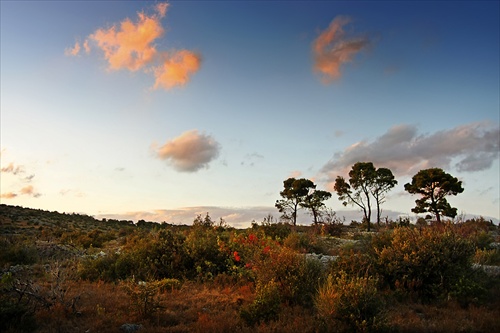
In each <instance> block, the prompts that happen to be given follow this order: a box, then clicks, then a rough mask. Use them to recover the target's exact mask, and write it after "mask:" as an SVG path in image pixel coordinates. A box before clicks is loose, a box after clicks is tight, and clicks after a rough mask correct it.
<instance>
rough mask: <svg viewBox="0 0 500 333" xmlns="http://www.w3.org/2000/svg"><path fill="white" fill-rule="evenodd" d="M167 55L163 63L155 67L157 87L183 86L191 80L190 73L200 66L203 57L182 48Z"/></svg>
mask: <svg viewBox="0 0 500 333" xmlns="http://www.w3.org/2000/svg"><path fill="white" fill-rule="evenodd" d="M165 56H166V59H165V60H164V62H163V64H162V65H161V66H159V67H156V68H155V69H154V76H155V78H156V81H155V84H154V88H155V89H158V88H159V87H162V88H165V89H170V88H172V87H174V86H183V85H185V84H186V83H187V82H189V78H190V75H192V74H193V73H196V72H197V71H198V69H199V68H200V64H201V57H200V56H199V55H198V54H196V53H193V52H191V51H188V50H181V51H177V52H174V53H173V54H165Z"/></svg>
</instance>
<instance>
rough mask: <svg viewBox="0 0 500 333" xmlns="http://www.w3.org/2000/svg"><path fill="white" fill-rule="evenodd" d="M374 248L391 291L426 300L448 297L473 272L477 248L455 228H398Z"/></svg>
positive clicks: (379, 268)
mask: <svg viewBox="0 0 500 333" xmlns="http://www.w3.org/2000/svg"><path fill="white" fill-rule="evenodd" d="M380 237H383V238H386V237H387V235H383V234H382V235H381V236H380ZM373 244H374V253H375V255H376V260H377V271H378V272H379V273H380V274H381V275H382V276H383V277H384V280H385V281H386V282H387V283H388V284H389V285H390V286H391V288H394V289H396V290H398V291H401V292H403V293H406V294H410V295H416V296H417V297H419V298H421V299H423V300H431V299H435V298H438V297H443V296H447V294H448V293H449V292H450V291H451V289H452V286H453V285H455V284H456V282H457V281H458V280H459V279H460V278H462V277H464V276H466V275H467V274H469V272H470V271H471V270H472V266H471V264H472V262H471V261H472V255H473V254H474V245H473V244H472V242H470V241H469V240H467V239H465V238H463V237H461V236H459V235H458V234H457V233H456V232H454V230H453V228H452V227H451V226H448V227H441V226H439V227H427V228H422V229H420V230H416V229H411V228H397V229H395V230H394V231H393V233H392V235H390V238H388V239H384V241H382V242H377V241H374V243H373ZM377 244H378V245H377ZM382 244H383V246H382Z"/></svg>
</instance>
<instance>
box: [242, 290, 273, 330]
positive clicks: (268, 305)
mask: <svg viewBox="0 0 500 333" xmlns="http://www.w3.org/2000/svg"><path fill="white" fill-rule="evenodd" d="M255 294H256V295H255V299H254V301H253V302H252V303H250V304H249V305H248V306H245V307H243V308H242V309H241V310H240V318H241V319H242V320H243V321H244V322H245V324H247V325H250V326H253V325H255V324H258V323H260V322H262V321H264V322H268V321H270V320H275V319H276V318H277V317H278V315H279V312H280V306H281V297H280V286H279V284H278V283H276V281H274V280H270V281H268V282H267V283H263V282H258V283H257V289H256V292H255Z"/></svg>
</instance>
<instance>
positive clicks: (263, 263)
mask: <svg viewBox="0 0 500 333" xmlns="http://www.w3.org/2000/svg"><path fill="white" fill-rule="evenodd" d="M255 271H256V279H257V282H258V283H262V284H267V283H270V282H271V281H274V283H276V284H278V286H279V290H280V295H281V297H282V299H283V301H286V302H288V303H291V304H302V305H308V304H310V303H312V300H313V298H314V294H315V293H316V290H317V287H318V284H319V281H320V279H321V277H322V274H323V272H322V266H321V263H320V262H319V261H316V260H314V259H307V258H306V257H305V256H303V255H300V254H298V253H296V252H294V251H292V250H290V249H287V248H281V249H277V250H276V251H273V252H271V253H270V255H269V257H267V258H263V259H262V260H260V262H257V263H256V267H255Z"/></svg>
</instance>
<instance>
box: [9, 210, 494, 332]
mask: <svg viewBox="0 0 500 333" xmlns="http://www.w3.org/2000/svg"><path fill="white" fill-rule="evenodd" d="M400 222H404V221H400ZM192 224H193V225H192V226H175V225H170V224H166V223H164V224H158V223H152V222H146V221H139V222H138V223H136V224H134V223H132V222H131V221H117V220H97V219H95V218H93V217H90V216H87V215H82V214H64V213H63V214H61V213H58V212H47V211H42V210H36V209H30V208H23V207H17V206H8V205H0V248H1V249H2V251H1V254H0V269H1V273H0V275H1V280H0V281H1V285H0V290H1V294H0V331H2V332H56V331H59V332H119V331H125V332H134V331H136V330H142V331H144V332H200V331H204V332H296V331H301V332H302V331H303V332H330V331H338V332H350V331H384V332H385V331H399V332H416V331H419V332H420V331H424V332H425V331H428V332H431V331H432V332H457V331H469V332H492V331H497V330H498V329H499V328H500V319H499V317H498V315H497V310H498V307H499V306H500V277H499V275H498V273H497V272H498V270H495V269H490V268H494V267H496V265H500V249H499V247H498V242H499V236H498V234H499V229H498V227H497V226H495V225H494V224H492V223H491V222H488V221H485V220H483V219H477V220H468V221H465V222H463V223H460V224H451V223H444V224H440V225H430V226H428V225H423V224H420V225H418V226H415V225H408V224H406V223H394V222H391V223H389V224H386V225H384V227H383V228H379V229H378V230H376V231H374V232H369V233H368V232H366V231H364V230H363V229H362V228H361V227H362V226H360V225H351V226H345V225H342V224H341V223H339V222H333V223H331V224H325V225H320V226H317V227H316V226H310V227H305V226H300V227H299V226H297V227H294V226H291V225H288V224H284V223H271V222H269V221H264V222H262V223H260V224H258V223H254V224H253V225H252V227H251V228H248V229H246V230H237V229H234V228H231V227H228V226H227V225H224V224H223V223H216V222H214V221H212V219H211V218H210V216H209V215H208V214H207V215H206V216H205V217H203V216H198V217H197V218H196V219H195V220H194V221H193V223H192ZM313 253H314V254H313ZM484 268H488V269H486V271H488V272H489V273H488V274H487V273H485V269H484Z"/></svg>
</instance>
